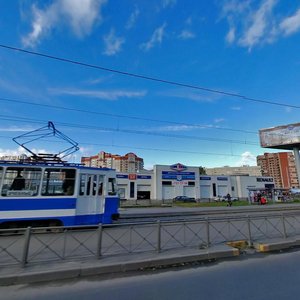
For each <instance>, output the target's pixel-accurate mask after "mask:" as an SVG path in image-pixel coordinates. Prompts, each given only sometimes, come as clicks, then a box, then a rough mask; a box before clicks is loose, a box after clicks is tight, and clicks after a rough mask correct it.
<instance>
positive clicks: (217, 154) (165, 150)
mask: <svg viewBox="0 0 300 300" xmlns="http://www.w3.org/2000/svg"><path fill="white" fill-rule="evenodd" d="M4 138H5V139H7V138H11V139H12V138H13V137H12V136H3V135H0V139H4ZM45 142H50V143H63V142H62V141H57V140H55V141H54V140H51V141H50V140H45ZM77 142H78V144H80V145H88V146H102V147H113V148H129V149H136V150H146V151H156V152H168V153H170V152H171V153H183V154H195V155H212V156H232V157H233V156H234V157H241V155H238V154H233V153H213V152H197V151H188V150H174V149H162V148H150V147H137V146H132V145H118V144H99V143H87V142H80V141H77Z"/></svg>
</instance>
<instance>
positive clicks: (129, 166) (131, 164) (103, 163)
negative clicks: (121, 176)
mask: <svg viewBox="0 0 300 300" xmlns="http://www.w3.org/2000/svg"><path fill="white" fill-rule="evenodd" d="M81 163H82V164H84V165H85V166H88V167H96V168H101V167H102V168H111V169H116V171H117V172H124V173H136V172H140V171H143V169H144V160H143V159H142V158H140V157H138V156H137V155H136V154H134V153H132V152H130V153H127V154H125V155H124V156H121V155H118V154H111V153H106V152H104V151H101V152H99V153H98V154H96V155H94V156H90V157H82V158H81Z"/></svg>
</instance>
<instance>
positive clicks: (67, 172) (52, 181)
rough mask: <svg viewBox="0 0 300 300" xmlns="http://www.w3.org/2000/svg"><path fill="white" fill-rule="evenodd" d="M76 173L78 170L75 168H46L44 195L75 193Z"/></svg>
mask: <svg viewBox="0 0 300 300" xmlns="http://www.w3.org/2000/svg"><path fill="white" fill-rule="evenodd" d="M75 175H76V171H75V170H74V169H50V168H47V169H45V171H44V176H43V185H42V195H43V196H61V195H67V196H71V195H73V194H74V186H75Z"/></svg>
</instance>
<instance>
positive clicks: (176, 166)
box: [170, 163, 187, 172]
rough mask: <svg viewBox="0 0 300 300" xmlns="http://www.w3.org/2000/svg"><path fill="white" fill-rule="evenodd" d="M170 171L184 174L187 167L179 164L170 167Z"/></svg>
mask: <svg viewBox="0 0 300 300" xmlns="http://www.w3.org/2000/svg"><path fill="white" fill-rule="evenodd" d="M170 169H171V170H174V171H178V172H182V171H184V170H186V169H187V167H186V166H185V165H183V164H180V163H177V164H174V165H172V166H170Z"/></svg>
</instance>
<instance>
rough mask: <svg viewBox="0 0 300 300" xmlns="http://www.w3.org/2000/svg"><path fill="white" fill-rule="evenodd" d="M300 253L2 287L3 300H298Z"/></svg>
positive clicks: (299, 292)
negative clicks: (125, 275) (104, 276)
mask: <svg viewBox="0 0 300 300" xmlns="http://www.w3.org/2000/svg"><path fill="white" fill-rule="evenodd" d="M299 277H300V250H299V251H293V252H291V251H290V252H285V253H277V254H267V255H266V254H253V255H250V256H249V255H248V256H245V258H242V259H235V260H227V261H220V262H217V263H208V264H203V265H199V266H192V267H188V268H187V267H185V268H172V269H168V270H166V271H147V272H143V273H138V274H135V275H133V276H127V277H121V278H99V277H94V278H90V279H82V280H74V281H66V282H60V283H58V282H50V283H47V284H35V285H19V286H8V287H1V288H0V292H1V297H0V298H1V299H18V300H22V299H24V300H25V299H28V300H29V299H43V300H47V299H49V300H50V299H51V300H53V299H55V300H59V299H74V300H77V299H80V300H82V299H89V300H93V299H101V300H102V299H103V300H108V299H113V300H116V299H122V300H127V299H128V300H135V299H138V300H141V299H142V300H148V299H156V300H158V299H170V300H176V299H180V300H182V299H205V300H217V299H218V300H220V299H221V300H241V299H243V300H250V299H251V300H260V299H261V300H262V299H263V300H266V299H273V300H281V299H289V300H290V299H299V297H300V296H299V295H300V284H299Z"/></svg>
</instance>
